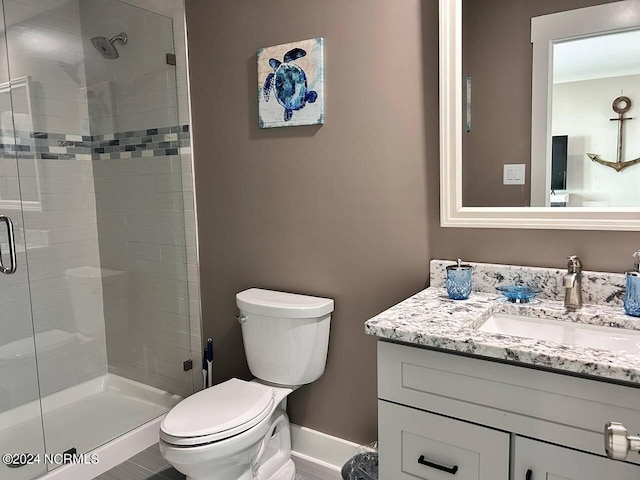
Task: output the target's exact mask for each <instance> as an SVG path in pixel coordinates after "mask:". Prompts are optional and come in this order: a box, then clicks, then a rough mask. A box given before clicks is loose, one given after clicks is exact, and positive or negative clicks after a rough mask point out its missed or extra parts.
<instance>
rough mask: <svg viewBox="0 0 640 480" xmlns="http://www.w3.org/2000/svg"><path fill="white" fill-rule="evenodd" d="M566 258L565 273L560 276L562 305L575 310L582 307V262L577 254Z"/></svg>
mask: <svg viewBox="0 0 640 480" xmlns="http://www.w3.org/2000/svg"><path fill="white" fill-rule="evenodd" d="M567 258H568V259H569V263H567V273H566V274H565V275H564V276H563V277H562V286H563V287H564V288H565V295H564V306H565V308H566V309H567V310H577V309H578V308H581V307H582V262H580V257H578V256H577V255H571V256H570V257H567Z"/></svg>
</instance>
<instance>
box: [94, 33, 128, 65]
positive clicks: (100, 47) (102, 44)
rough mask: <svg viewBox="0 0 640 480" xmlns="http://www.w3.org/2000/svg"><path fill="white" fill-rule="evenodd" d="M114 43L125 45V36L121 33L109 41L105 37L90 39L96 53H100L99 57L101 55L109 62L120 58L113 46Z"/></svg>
mask: <svg viewBox="0 0 640 480" xmlns="http://www.w3.org/2000/svg"><path fill="white" fill-rule="evenodd" d="M114 42H120V43H122V44H123V45H125V44H126V43H127V34H126V33H124V32H121V33H119V34H118V35H116V36H115V37H113V38H112V39H111V40H109V39H108V38H106V37H93V38H92V39H91V43H93V46H94V47H95V49H96V50H97V51H98V53H100V55H102V56H103V57H104V58H108V59H110V60H113V59H115V58H118V57H119V56H120V54H119V53H118V50H117V49H116V46H115V45H114Z"/></svg>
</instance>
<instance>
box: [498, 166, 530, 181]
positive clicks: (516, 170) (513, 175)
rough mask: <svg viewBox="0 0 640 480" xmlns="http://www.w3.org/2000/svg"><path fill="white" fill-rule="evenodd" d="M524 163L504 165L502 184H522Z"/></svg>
mask: <svg viewBox="0 0 640 480" xmlns="http://www.w3.org/2000/svg"><path fill="white" fill-rule="evenodd" d="M524 176H525V165H524V163H512V164H505V165H504V172H503V176H502V184H503V185H524Z"/></svg>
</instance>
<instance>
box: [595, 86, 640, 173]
mask: <svg viewBox="0 0 640 480" xmlns="http://www.w3.org/2000/svg"><path fill="white" fill-rule="evenodd" d="M611 107H612V108H613V111H614V112H616V113H617V114H618V118H611V119H610V120H611V121H612V122H618V156H617V158H616V161H615V162H607V161H606V160H603V159H602V158H601V157H600V155H598V154H596V153H587V157H589V158H590V159H591V160H593V161H594V162H597V163H599V164H600V165H604V166H605V167H611V168H613V169H614V170H615V171H616V172H620V171H622V170H624V169H625V168H627V167H630V166H631V165H635V164H636V163H640V158H636V159H635V160H627V161H626V162H623V161H622V147H623V145H624V144H623V138H624V122H626V121H627V120H633V118H632V117H625V116H624V114H625V113H626V112H628V111H629V109H630V108H631V99H630V98H629V97H625V96H620V97H618V98H616V99H615V100H614V101H613V104H612V105H611Z"/></svg>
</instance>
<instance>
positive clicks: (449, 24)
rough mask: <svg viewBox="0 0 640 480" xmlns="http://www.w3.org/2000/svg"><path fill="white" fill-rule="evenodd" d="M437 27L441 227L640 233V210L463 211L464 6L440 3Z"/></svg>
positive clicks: (455, 1)
mask: <svg viewBox="0 0 640 480" xmlns="http://www.w3.org/2000/svg"><path fill="white" fill-rule="evenodd" d="M439 27H440V28H439V41H440V46H439V53H440V58H439V68H440V86H439V95H440V225H441V226H443V227H464V228H529V229H558V230H627V231H640V207H627V208H615V209H614V208H603V207H600V208H581V207H464V206H463V205H462V128H463V124H464V123H463V122H464V119H463V115H462V0H439ZM543 148H545V147H543Z"/></svg>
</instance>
